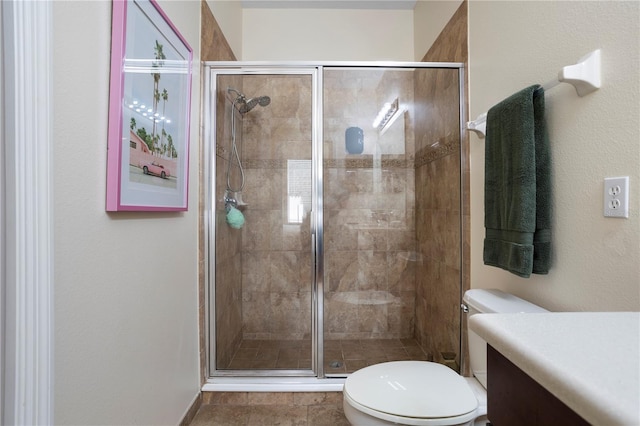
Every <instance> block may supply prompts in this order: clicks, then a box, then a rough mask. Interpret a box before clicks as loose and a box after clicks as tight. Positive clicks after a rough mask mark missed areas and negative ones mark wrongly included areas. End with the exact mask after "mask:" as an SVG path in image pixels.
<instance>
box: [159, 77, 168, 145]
mask: <svg viewBox="0 0 640 426" xmlns="http://www.w3.org/2000/svg"><path fill="white" fill-rule="evenodd" d="M160 97H161V98H162V137H161V138H160V141H161V142H160V143H161V144H162V145H164V138H165V136H167V132H165V131H164V121H165V120H164V118H165V115H164V111H165V109H166V107H167V101H168V100H169V92H167V89H163V90H162V94H160Z"/></svg>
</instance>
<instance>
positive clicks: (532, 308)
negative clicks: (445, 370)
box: [463, 288, 548, 389]
mask: <svg viewBox="0 0 640 426" xmlns="http://www.w3.org/2000/svg"><path fill="white" fill-rule="evenodd" d="M463 301H464V303H465V305H466V306H467V308H468V309H469V313H468V314H469V316H471V315H475V314H479V313H487V314H488V313H500V314H508V313H536V312H548V311H547V310H546V309H544V308H541V307H540V306H538V305H534V304H533V303H531V302H527V301H526V300H524V299H520V298H519V297H516V296H514V295H512V294H509V293H505V292H503V291H500V290H489V289H480V288H474V289H471V290H467V291H466V292H465V294H464V297H463ZM468 319H469V318H468V317H467V320H468ZM467 336H468V342H469V365H470V366H471V372H472V373H473V375H474V376H475V377H476V379H478V381H479V382H480V383H481V384H482V386H484V387H485V389H486V387H487V342H485V341H484V340H483V339H482V338H481V337H480V336H478V335H477V334H476V333H474V332H473V331H471V329H469V328H468V327H467Z"/></svg>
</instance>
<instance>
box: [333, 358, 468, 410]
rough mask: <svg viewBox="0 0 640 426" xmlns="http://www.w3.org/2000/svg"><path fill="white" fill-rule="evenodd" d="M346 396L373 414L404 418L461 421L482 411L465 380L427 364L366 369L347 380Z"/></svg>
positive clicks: (392, 364) (402, 363)
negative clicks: (447, 418) (444, 418)
mask: <svg viewBox="0 0 640 426" xmlns="http://www.w3.org/2000/svg"><path fill="white" fill-rule="evenodd" d="M344 392H345V393H346V394H347V395H348V396H349V398H350V399H351V400H353V401H355V402H356V403H358V404H360V405H361V406H364V407H367V408H369V409H370V410H373V411H377V412H379V413H380V412H381V413H387V414H391V415H393V416H401V417H413V418H423V419H433V418H443V417H458V416H463V415H466V414H469V413H471V412H473V411H474V410H475V409H476V408H477V407H478V400H477V398H476V397H475V395H474V393H473V391H472V390H471V388H470V387H469V385H468V384H467V382H466V381H465V380H464V378H463V377H462V376H460V375H458V374H457V373H456V372H455V371H453V370H452V369H450V368H449V367H446V366H444V365H442V364H437V363H434V362H426V361H393V362H385V363H381V364H376V365H372V366H369V367H365V368H363V369H361V370H358V371H356V372H355V373H352V374H351V375H350V376H349V377H347V379H346V381H345V384H344Z"/></svg>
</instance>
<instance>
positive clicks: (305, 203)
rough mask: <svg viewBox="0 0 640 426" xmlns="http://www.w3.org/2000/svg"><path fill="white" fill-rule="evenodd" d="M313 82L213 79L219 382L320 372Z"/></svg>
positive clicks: (290, 75) (276, 77)
mask: <svg viewBox="0 0 640 426" xmlns="http://www.w3.org/2000/svg"><path fill="white" fill-rule="evenodd" d="M314 75H315V74H314V72H313V71H309V70H304V71H288V72H287V71H284V72H282V71H278V72H273V71H260V72H255V71H254V72H251V73H248V74H247V73H245V72H243V71H242V70H221V71H216V72H214V77H215V85H214V86H215V87H214V89H213V90H215V97H216V108H215V112H216V114H215V115H216V117H215V119H216V125H215V129H216V136H215V141H216V144H215V145H216V146H215V194H213V195H212V198H213V200H212V204H213V205H214V206H215V259H216V262H215V285H214V293H215V294H214V298H215V304H214V311H215V313H214V315H215V316H214V318H215V325H214V333H213V335H214V336H215V337H214V339H215V345H214V347H215V356H214V357H213V359H212V364H213V365H212V367H213V368H212V371H214V372H215V373H214V375H227V374H229V375H237V374H238V373H240V374H242V375H313V374H314V373H313V371H312V369H313V367H314V365H313V361H314V357H313V356H312V353H313V350H314V343H313V339H312V337H313V327H314V322H313V318H314V316H315V313H314V305H313V302H314V298H313V297H312V292H313V291H314V279H313V278H314V250H313V246H312V242H313V241H312V240H313V239H312V228H311V227H312V222H311V215H312V210H313V208H314V201H313V195H314V183H313V182H314V181H313V173H314V170H313V166H312V152H313V146H314V144H313V132H312V128H313V122H312V121H313V117H314V115H313V98H312V96H313V85H314V84H315V83H314ZM212 208H213V207H212ZM239 370H240V372H239Z"/></svg>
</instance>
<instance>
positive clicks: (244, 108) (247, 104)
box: [238, 96, 271, 114]
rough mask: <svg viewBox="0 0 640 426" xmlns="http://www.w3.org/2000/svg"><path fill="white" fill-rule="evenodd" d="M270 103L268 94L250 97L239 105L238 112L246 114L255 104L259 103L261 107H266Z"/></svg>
mask: <svg viewBox="0 0 640 426" xmlns="http://www.w3.org/2000/svg"><path fill="white" fill-rule="evenodd" d="M270 103H271V98H270V97H268V96H260V97H257V98H251V99H247V100H244V102H243V103H242V105H240V108H238V111H240V114H246V113H248V112H249V111H251V110H252V109H253V108H255V107H256V105H260V106H261V107H266V106H267V105H269V104H270Z"/></svg>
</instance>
